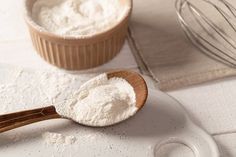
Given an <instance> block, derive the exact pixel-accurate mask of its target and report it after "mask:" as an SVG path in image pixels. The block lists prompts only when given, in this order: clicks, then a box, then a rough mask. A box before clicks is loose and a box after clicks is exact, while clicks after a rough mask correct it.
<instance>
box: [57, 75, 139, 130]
mask: <svg viewBox="0 0 236 157" xmlns="http://www.w3.org/2000/svg"><path fill="white" fill-rule="evenodd" d="M55 106H56V110H57V112H58V113H59V114H60V115H62V116H64V117H67V118H72V119H73V120H75V121H77V122H78V123H81V124H85V125H89V126H107V125H112V124H115V123H118V122H121V121H123V120H125V119H127V118H129V117H130V116H132V115H134V114H135V113H136V111H137V110H138V108H137V107H136V97H135V92H134V89H133V87H132V86H131V85H130V84H129V83H128V82H127V81H126V80H124V79H122V78H111V79H108V78H107V75H106V74H101V75H99V76H97V77H95V78H93V79H91V80H89V81H88V82H86V83H85V84H83V85H82V86H81V87H80V89H79V91H78V92H77V93H76V94H75V95H74V98H73V99H70V100H68V101H67V102H66V103H65V104H57V105H55Z"/></svg>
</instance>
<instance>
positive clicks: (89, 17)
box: [32, 0, 131, 37]
mask: <svg viewBox="0 0 236 157" xmlns="http://www.w3.org/2000/svg"><path fill="white" fill-rule="evenodd" d="M130 7H131V1H130V0H37V1H36V2H35V3H34V5H33V8H32V18H33V20H34V21H35V22H36V23H37V24H38V25H40V26H41V27H42V28H43V29H45V30H47V31H49V32H52V33H55V34H58V35H63V36H72V37H74V36H76V37H77V36H90V35H94V34H97V33H100V32H103V31H105V30H107V29H109V28H112V27H113V26H115V25H116V24H117V23H119V22H120V21H121V20H122V19H123V18H124V17H125V16H126V15H127V14H128V12H129V10H130Z"/></svg>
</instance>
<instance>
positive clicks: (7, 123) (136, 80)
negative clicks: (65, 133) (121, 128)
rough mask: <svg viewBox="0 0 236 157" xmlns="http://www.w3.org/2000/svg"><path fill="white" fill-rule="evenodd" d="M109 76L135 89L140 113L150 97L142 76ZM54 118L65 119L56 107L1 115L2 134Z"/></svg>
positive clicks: (120, 73) (121, 72)
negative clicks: (121, 80) (124, 81)
mask: <svg viewBox="0 0 236 157" xmlns="http://www.w3.org/2000/svg"><path fill="white" fill-rule="evenodd" d="M107 76H108V79H110V78H112V77H119V78H122V79H125V80H126V81H127V82H128V83H129V84H130V85H131V86H132V87H133V89H134V92H135V96H136V107H137V108H138V111H139V110H140V109H141V108H142V107H143V106H144V104H145V102H146V100H147V96H148V89H147V85H146V82H145V80H144V79H143V77H142V76H141V75H140V74H138V73H136V72H131V71H125V70H123V71H112V72H108V73H107ZM136 113H137V112H136ZM54 118H63V117H62V116H60V115H59V114H58V113H57V112H56V109H55V107H54V106H48V107H43V108H38V109H32V110H26V111H20V112H15V113H9V114H5V115H0V133H1V132H5V131H8V130H11V129H15V128H18V127H21V126H24V125H28V124H31V123H35V122H39V121H43V120H49V119H54ZM128 118H129V117H128ZM68 119H69V118H68ZM70 120H72V119H70ZM118 123H120V122H118ZM114 124H117V123H114ZM114 124H112V125H114ZM92 127H94V126H92ZM95 127H96V126H95Z"/></svg>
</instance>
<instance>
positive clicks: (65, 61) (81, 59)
mask: <svg viewBox="0 0 236 157" xmlns="http://www.w3.org/2000/svg"><path fill="white" fill-rule="evenodd" d="M35 1H36V0H25V19H26V23H27V25H28V29H29V32H30V36H31V40H32V43H33V46H34V48H35V49H36V51H37V52H38V54H39V55H40V56H41V57H42V58H43V59H44V60H46V61H47V62H48V63H51V64H53V65H55V66H57V67H59V68H63V69H67V70H82V69H88V68H92V67H96V66H98V65H101V64H103V63H106V62H107V61H109V60H111V59H112V58H113V57H114V56H115V55H116V54H117V53H119V51H120V49H121V48H122V46H123V44H124V41H125V37H126V34H127V29H128V22H129V17H130V14H131V10H132V1H131V0H130V1H131V8H130V10H129V12H128V14H127V15H126V16H125V17H124V18H123V20H122V21H120V22H119V23H118V24H117V25H115V26H114V27H112V28H110V29H109V30H106V31H104V32H101V33H98V34H95V35H93V36H89V37H82V38H79V37H63V36H60V35H56V34H53V33H50V32H48V31H45V30H44V29H42V28H41V27H40V26H38V25H37V24H36V23H35V22H34V21H33V19H32V16H31V12H32V7H33V4H34V2H35Z"/></svg>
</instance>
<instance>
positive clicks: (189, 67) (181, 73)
mask: <svg viewBox="0 0 236 157" xmlns="http://www.w3.org/2000/svg"><path fill="white" fill-rule="evenodd" d="M174 3H175V0H146V1H143V0H135V1H134V8H133V14H132V18H131V26H130V31H129V41H130V42H129V43H130V45H131V47H132V50H133V53H134V55H135V56H136V59H137V62H138V64H139V66H140V69H141V70H142V71H143V72H144V73H146V74H149V75H150V76H152V77H153V78H154V79H155V80H156V81H157V82H158V87H159V88H160V89H162V90H172V89H176V88H180V87H185V86H188V85H192V84H198V83H202V82H206V81H210V80H215V79H219V78H223V77H226V76H232V75H235V74H236V70H235V69H232V68H229V67H227V66H226V65H223V64H221V63H219V62H217V61H215V60H213V59H211V58H209V57H208V56H206V55H205V54H203V53H202V52H201V51H199V50H198V49H196V48H195V47H194V46H193V45H192V44H191V43H190V42H188V40H187V38H186V37H185V35H184V32H183V31H182V28H181V26H180V24H179V22H178V20H177V15H176V12H175V7H174Z"/></svg>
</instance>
